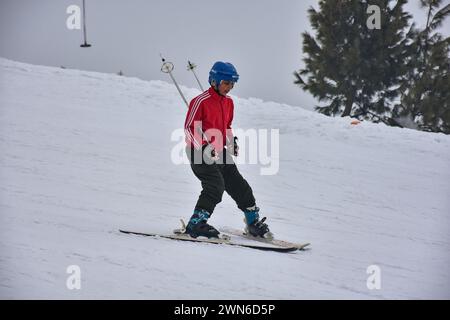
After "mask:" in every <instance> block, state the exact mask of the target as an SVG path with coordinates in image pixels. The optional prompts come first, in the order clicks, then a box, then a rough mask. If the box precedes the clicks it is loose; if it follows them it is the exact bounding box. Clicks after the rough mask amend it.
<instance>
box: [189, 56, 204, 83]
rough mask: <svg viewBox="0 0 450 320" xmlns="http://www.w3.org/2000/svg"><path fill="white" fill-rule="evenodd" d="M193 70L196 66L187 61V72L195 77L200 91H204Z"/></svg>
mask: <svg viewBox="0 0 450 320" xmlns="http://www.w3.org/2000/svg"><path fill="white" fill-rule="evenodd" d="M195 68H197V66H196V65H195V64H193V63H192V62H190V61H189V60H188V66H187V69H188V71H192V73H193V74H194V77H195V79H197V83H198V85H199V87H200V90H202V91H205V90H203V87H202V84H201V83H200V80H198V77H197V74H196V73H195V71H194V69H195Z"/></svg>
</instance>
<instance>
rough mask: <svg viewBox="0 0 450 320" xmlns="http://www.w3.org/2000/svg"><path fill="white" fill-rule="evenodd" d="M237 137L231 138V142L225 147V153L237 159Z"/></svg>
mask: <svg viewBox="0 0 450 320" xmlns="http://www.w3.org/2000/svg"><path fill="white" fill-rule="evenodd" d="M237 141H238V137H233V141H232V142H231V143H229V144H228V145H227V151H228V152H229V153H230V154H231V155H233V156H235V157H237V156H238V155H239V146H238V144H237Z"/></svg>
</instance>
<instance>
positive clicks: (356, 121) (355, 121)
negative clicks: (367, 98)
mask: <svg viewBox="0 0 450 320" xmlns="http://www.w3.org/2000/svg"><path fill="white" fill-rule="evenodd" d="M350 123H351V124H352V125H354V126H356V125H357V124H360V123H361V121H359V120H358V119H354V120H352V122H350Z"/></svg>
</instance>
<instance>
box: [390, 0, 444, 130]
mask: <svg viewBox="0 0 450 320" xmlns="http://www.w3.org/2000/svg"><path fill="white" fill-rule="evenodd" d="M420 2H421V5H422V7H423V8H424V9H425V10H427V23H426V25H425V28H424V29H423V30H418V29H416V28H415V26H414V25H413V26H412V28H411V31H410V32H409V37H410V38H411V39H413V42H412V43H411V45H410V46H409V51H410V55H409V59H408V69H409V70H408V73H407V75H406V77H405V79H404V82H403V85H402V88H401V91H402V96H401V101H400V104H398V105H397V106H395V108H394V110H393V116H394V117H396V119H397V122H400V123H402V124H404V125H405V126H409V127H416V128H418V129H421V130H426V131H434V132H444V133H447V134H450V75H449V73H450V59H449V57H450V37H447V38H443V36H442V35H441V34H440V33H438V32H437V31H436V29H437V28H438V27H439V26H441V25H442V22H443V21H444V19H445V18H446V17H447V16H448V15H449V14H450V4H449V5H447V6H445V7H443V8H441V9H439V7H440V6H441V3H442V1H441V0H421V1H420Z"/></svg>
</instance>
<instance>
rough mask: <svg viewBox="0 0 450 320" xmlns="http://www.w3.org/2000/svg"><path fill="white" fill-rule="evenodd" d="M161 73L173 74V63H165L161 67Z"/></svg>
mask: <svg viewBox="0 0 450 320" xmlns="http://www.w3.org/2000/svg"><path fill="white" fill-rule="evenodd" d="M161 71H162V72H164V73H171V72H172V71H173V63H172V62H164V63H163V64H162V66H161Z"/></svg>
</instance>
